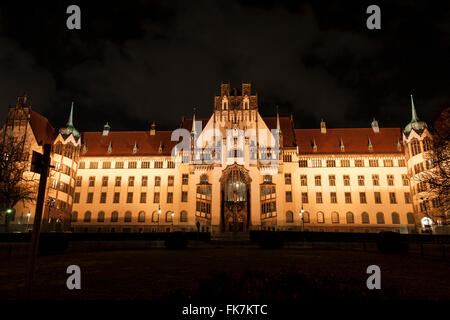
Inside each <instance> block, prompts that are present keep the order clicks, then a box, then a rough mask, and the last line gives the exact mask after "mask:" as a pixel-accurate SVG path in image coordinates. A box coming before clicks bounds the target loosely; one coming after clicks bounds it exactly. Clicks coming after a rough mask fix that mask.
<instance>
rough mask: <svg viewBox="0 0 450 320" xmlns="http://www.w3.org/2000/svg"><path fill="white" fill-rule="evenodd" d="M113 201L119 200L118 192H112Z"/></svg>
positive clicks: (117, 201)
mask: <svg viewBox="0 0 450 320" xmlns="http://www.w3.org/2000/svg"><path fill="white" fill-rule="evenodd" d="M113 202H114V203H119V202H120V192H114V199H113Z"/></svg>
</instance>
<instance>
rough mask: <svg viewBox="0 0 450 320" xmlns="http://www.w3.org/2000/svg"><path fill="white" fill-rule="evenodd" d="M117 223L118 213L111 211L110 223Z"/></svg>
mask: <svg viewBox="0 0 450 320" xmlns="http://www.w3.org/2000/svg"><path fill="white" fill-rule="evenodd" d="M117 221H119V213H118V212H117V211H113V212H112V213H111V222H117Z"/></svg>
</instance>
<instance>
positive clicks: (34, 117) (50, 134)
mask: <svg viewBox="0 0 450 320" xmlns="http://www.w3.org/2000/svg"><path fill="white" fill-rule="evenodd" d="M30 115H31V116H30V123H31V129H32V130H33V133H34V136H35V137H36V140H37V143H38V144H39V145H43V144H46V143H53V141H54V140H55V138H56V136H57V132H56V130H55V129H54V128H53V127H52V125H51V124H50V122H49V121H48V119H47V118H45V117H43V116H41V115H40V114H39V113H37V112H35V111H33V110H31V111H30Z"/></svg>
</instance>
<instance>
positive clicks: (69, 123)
mask: <svg viewBox="0 0 450 320" xmlns="http://www.w3.org/2000/svg"><path fill="white" fill-rule="evenodd" d="M66 126H67V127H73V101H72V105H71V107H70V115H69V120H67V124H66Z"/></svg>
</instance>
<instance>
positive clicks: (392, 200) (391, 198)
mask: <svg viewBox="0 0 450 320" xmlns="http://www.w3.org/2000/svg"><path fill="white" fill-rule="evenodd" d="M389 202H390V203H397V198H396V197H395V192H389Z"/></svg>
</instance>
